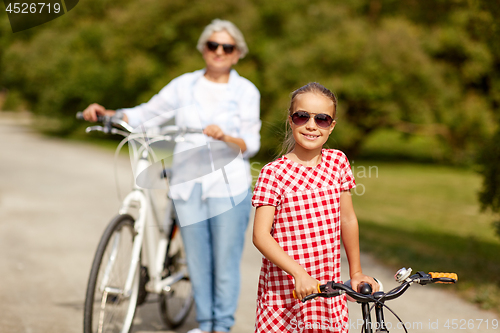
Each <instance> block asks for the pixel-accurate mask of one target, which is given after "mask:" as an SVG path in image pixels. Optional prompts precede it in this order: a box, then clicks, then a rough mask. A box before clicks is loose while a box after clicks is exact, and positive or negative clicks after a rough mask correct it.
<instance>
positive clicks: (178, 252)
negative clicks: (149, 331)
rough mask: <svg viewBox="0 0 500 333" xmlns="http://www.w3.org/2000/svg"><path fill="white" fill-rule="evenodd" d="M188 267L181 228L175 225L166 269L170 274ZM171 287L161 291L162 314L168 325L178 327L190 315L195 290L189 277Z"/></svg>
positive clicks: (170, 240) (171, 234) (166, 259)
mask: <svg viewBox="0 0 500 333" xmlns="http://www.w3.org/2000/svg"><path fill="white" fill-rule="evenodd" d="M174 226H175V224H174ZM186 268H187V263H186V255H185V251H184V246H183V244H182V238H181V235H180V230H179V228H178V227H177V226H175V227H174V228H173V230H172V232H171V233H170V239H169V245H168V249H167V256H166V258H165V271H166V272H167V276H168V275H172V274H175V273H176V272H179V271H180V270H182V269H186ZM170 288H171V289H170V291H169V292H164V293H161V294H160V296H159V303H160V304H159V305H160V314H161V318H162V320H163V322H164V323H165V324H166V325H167V326H169V327H170V328H176V327H179V326H180V325H182V324H183V323H184V321H185V320H186V318H187V317H188V315H189V313H190V311H191V309H192V307H193V303H194V292H193V288H192V285H191V280H190V279H189V277H186V278H183V279H181V280H179V281H178V282H176V283H174V284H173V285H171V286H170Z"/></svg>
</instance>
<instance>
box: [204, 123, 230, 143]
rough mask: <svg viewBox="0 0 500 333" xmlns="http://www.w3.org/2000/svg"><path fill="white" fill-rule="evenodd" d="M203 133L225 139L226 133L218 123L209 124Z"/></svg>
mask: <svg viewBox="0 0 500 333" xmlns="http://www.w3.org/2000/svg"><path fill="white" fill-rule="evenodd" d="M203 134H205V135H207V136H210V137H212V138H214V139H216V140H221V141H224V137H225V134H224V132H223V131H222V129H221V128H220V127H219V126H217V125H208V126H207V127H205V129H204V130H203Z"/></svg>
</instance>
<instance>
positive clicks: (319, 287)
mask: <svg viewBox="0 0 500 333" xmlns="http://www.w3.org/2000/svg"><path fill="white" fill-rule="evenodd" d="M317 288H318V293H321V286H320V284H319V283H318V285H317ZM311 295H314V294H311ZM311 295H307V296H306V297H304V300H305V299H306V298H307V297H308V296H311ZM314 297H316V296H314ZM314 297H313V298H314ZM293 298H295V299H297V294H296V293H295V289H294V290H293Z"/></svg>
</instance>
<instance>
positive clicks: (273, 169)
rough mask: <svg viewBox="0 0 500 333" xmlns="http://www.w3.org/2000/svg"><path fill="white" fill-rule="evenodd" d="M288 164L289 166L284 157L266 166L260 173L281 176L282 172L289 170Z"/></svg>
mask: <svg viewBox="0 0 500 333" xmlns="http://www.w3.org/2000/svg"><path fill="white" fill-rule="evenodd" d="M287 164H288V160H287V159H286V158H285V157H284V156H282V157H280V158H278V159H276V160H274V161H272V162H269V163H267V164H266V165H264V167H263V168H262V170H261V171H260V172H261V173H263V172H265V173H277V174H279V173H281V172H282V171H284V170H287V169H288V168H287Z"/></svg>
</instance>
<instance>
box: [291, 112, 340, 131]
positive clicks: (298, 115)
mask: <svg viewBox="0 0 500 333" xmlns="http://www.w3.org/2000/svg"><path fill="white" fill-rule="evenodd" d="M291 117H292V122H293V123H294V124H295V125H297V126H302V125H305V124H306V123H307V122H308V121H309V118H311V115H310V114H309V112H306V111H297V112H295V113H294V114H292V116H291ZM314 122H315V123H316V125H318V127H321V128H329V127H330V126H331V125H332V123H333V118H332V117H330V116H329V115H327V114H325V113H318V114H317V115H315V116H314Z"/></svg>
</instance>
